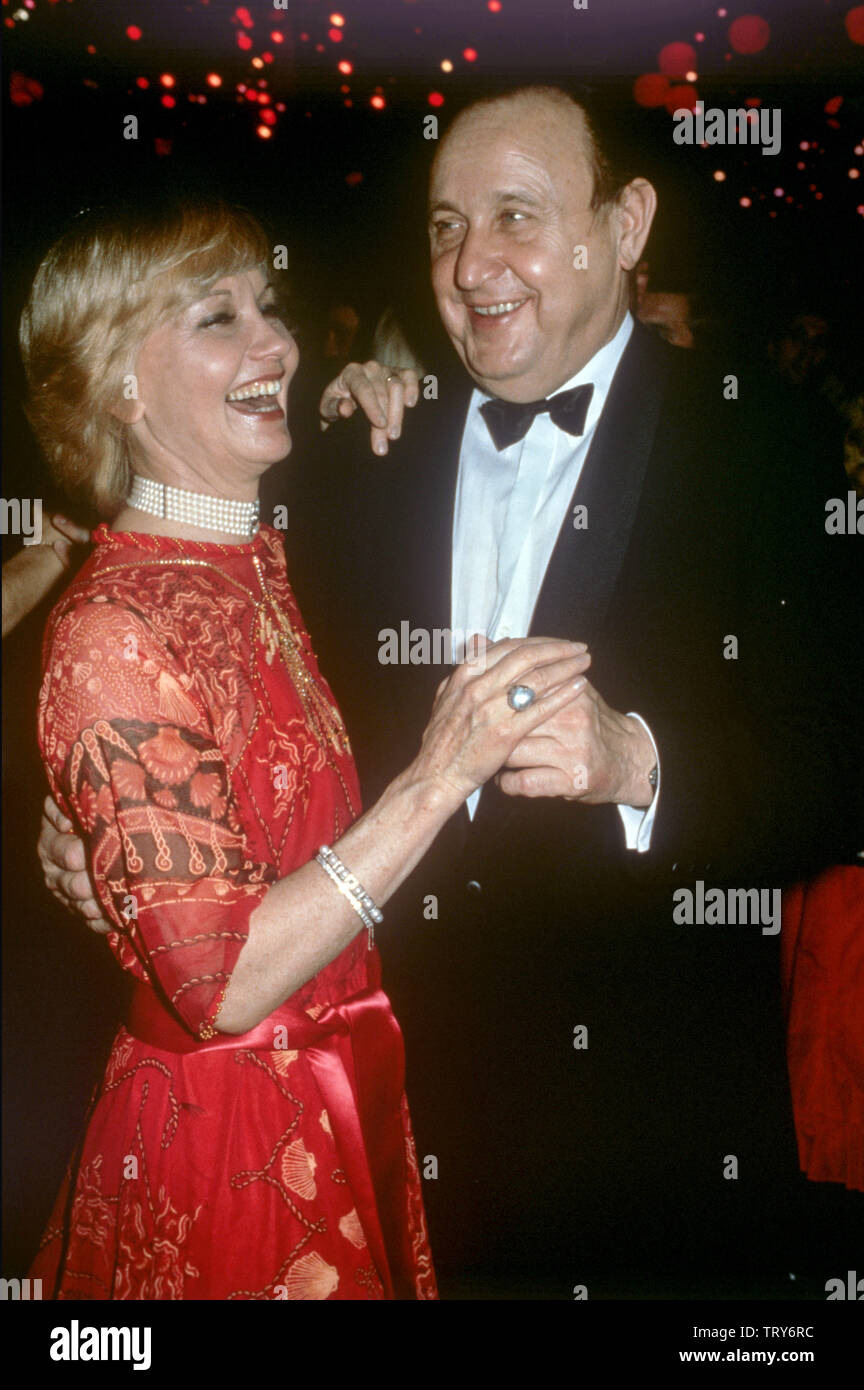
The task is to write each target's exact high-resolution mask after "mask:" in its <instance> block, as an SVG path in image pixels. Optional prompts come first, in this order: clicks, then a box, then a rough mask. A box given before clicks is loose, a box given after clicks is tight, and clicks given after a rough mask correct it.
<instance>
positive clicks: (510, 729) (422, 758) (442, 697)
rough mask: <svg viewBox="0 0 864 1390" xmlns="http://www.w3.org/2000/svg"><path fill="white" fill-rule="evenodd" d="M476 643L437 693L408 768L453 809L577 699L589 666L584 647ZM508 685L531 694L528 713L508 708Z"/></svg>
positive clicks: (548, 641)
mask: <svg viewBox="0 0 864 1390" xmlns="http://www.w3.org/2000/svg"><path fill="white" fill-rule="evenodd" d="M474 642H475V644H476V645H475V647H474V652H473V655H469V657H468V659H467V660H466V661H465V662H464V663H463V664H462V665H461V666H458V667H457V668H456V670H455V671H454V672H453V674H452V675H451V676H450V677H449V678H448V679H447V680H445V681H442V683H441V685H440V686H439V687H438V692H437V695H436V697H435V704H434V706H433V709H432V716H431V718H430V720H429V723H428V725H427V727H426V730H425V732H424V734H423V743H422V747H421V750H420V753H419V755H418V757H417V758H416V759H415V761H414V764H413V765H412V768H411V769H410V770H409V771H410V773H411V774H412V776H413V777H416V778H418V779H419V780H421V781H428V782H430V783H433V784H435V785H437V786H439V787H445V788H447V789H448V790H449V791H450V792H452V794H453V796H454V798H455V800H456V802H457V804H458V803H461V802H462V801H464V800H465V798H466V797H467V796H470V794H471V792H473V791H475V790H476V789H477V788H478V787H481V786H482V785H483V783H484V782H487V781H488V780H489V778H490V777H492V776H494V774H495V773H496V772H497V771H498V770H499V768H501V767H502V766H503V765H504V764H505V763H506V762H507V760H508V758H509V757H510V754H511V752H512V751H513V749H514V748H515V747H516V746H517V745H518V744H519V743H521V742H522V740H523V739H524V738H525V737H527V735H528V734H530V733H533V732H534V730H535V729H536V728H538V727H539V726H540V725H541V724H543V723H544V722H545V721H546V720H547V719H549V718H550V716H552V715H554V714H557V713H558V711H559V710H561V709H563V708H564V707H565V706H566V705H568V704H570V703H571V701H573V700H577V699H578V698H579V696H580V695H581V693H582V691H583V690H584V689H585V685H586V681H585V676H584V674H583V673H584V672H585V671H586V670H587V669H588V667H589V666H590V664H591V657H590V654H589V653H588V650H587V648H586V647H585V644H584V643H582V642H566V641H563V640H560V639H556V638H548V637H526V638H522V639H508V640H507V641H504V642H494V643H492V644H489V645H486V641H485V638H482V637H481V638H475V639H474ZM514 685H525V686H528V687H529V689H531V690H533V691H534V692H535V695H536V699H535V700H534V701H533V703H532V704H530V705H528V706H527V708H525V709H521V710H513V709H511V708H510V705H509V704H508V702H507V692H508V690H509V689H510V688H511V686H514ZM454 809H455V807H454Z"/></svg>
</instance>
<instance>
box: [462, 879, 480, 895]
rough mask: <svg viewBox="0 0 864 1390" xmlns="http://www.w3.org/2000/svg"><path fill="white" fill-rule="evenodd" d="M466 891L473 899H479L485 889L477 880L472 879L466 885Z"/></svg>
mask: <svg viewBox="0 0 864 1390" xmlns="http://www.w3.org/2000/svg"><path fill="white" fill-rule="evenodd" d="M465 891H466V893H470V894H471V896H472V898H479V897H480V894H481V893H482V892H483V887H482V885H481V884H479V883H478V882H477V880H476V878H472V879H469V880H468V882H467V883H466V884H465Z"/></svg>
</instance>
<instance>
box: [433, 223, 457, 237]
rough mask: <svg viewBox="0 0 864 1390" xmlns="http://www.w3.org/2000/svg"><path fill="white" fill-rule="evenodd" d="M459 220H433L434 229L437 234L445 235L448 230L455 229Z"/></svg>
mask: <svg viewBox="0 0 864 1390" xmlns="http://www.w3.org/2000/svg"><path fill="white" fill-rule="evenodd" d="M458 225H459V224H458V222H433V223H432V230H433V232H434V233H435V235H436V236H445V235H446V234H447V232H452V231H455V229H456V228H457V227H458Z"/></svg>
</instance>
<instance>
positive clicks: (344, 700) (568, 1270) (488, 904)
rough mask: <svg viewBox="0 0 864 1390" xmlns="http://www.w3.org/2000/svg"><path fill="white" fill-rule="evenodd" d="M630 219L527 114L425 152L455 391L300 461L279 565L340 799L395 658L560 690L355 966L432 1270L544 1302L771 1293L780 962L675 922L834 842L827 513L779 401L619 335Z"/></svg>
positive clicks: (389, 724) (743, 938)
mask: <svg viewBox="0 0 864 1390" xmlns="http://www.w3.org/2000/svg"><path fill="white" fill-rule="evenodd" d="M655 204H656V195H655V192H654V190H653V188H652V187H651V186H650V184H648V183H647V182H646V181H645V180H644V179H639V178H636V179H628V178H627V177H626V176H625V175H621V176H620V177H616V170H615V169H614V167H611V166H610V164H609V162H608V161H607V159H606V158H605V157H604V153H603V151H602V150H601V149H600V148H598V144H597V137H596V135H595V133H594V132H593V130H592V127H591V125H590V123H589V120H588V118H587V116H586V113H585V112H584V110H583V109H582V108H580V107H579V106H577V105H576V104H575V103H574V102H572V101H571V100H570V98H569V97H568V96H566V95H565V94H563V93H561V92H558V91H556V90H549V89H536V88H533V89H527V90H523V91H519V92H516V93H514V94H512V95H509V96H507V97H503V98H498V99H493V100H489V101H483V102H480V103H477V104H475V105H473V106H471V107H469V108H468V109H467V110H466V111H465V112H464V113H463V114H462V115H461V116H460V117H459V118H457V120H456V121H455V123H454V125H453V126H452V127H451V129H450V131H449V132H448V134H447V135H446V137H445V139H444V141H443V143H442V145H441V147H440V149H439V150H438V152H437V155H436V158H435V162H434V167H433V171H432V178H431V188H430V209H429V218H430V229H429V235H430V245H431V259H432V281H433V288H434V291H435V296H436V300H437V304H438V309H439V312H440V314H441V318H442V321H443V323H444V326H445V328H446V331H447V334H448V336H449V338H450V340H451V343H452V345H453V347H454V348H455V352H456V356H457V358H458V359H459V362H458V363H455V364H454V370H453V371H451V372H447V371H446V370H445V371H444V372H442V373H441V374H440V376H439V379H438V398H437V400H429V401H427V400H421V401H420V402H419V404H418V405H417V408H416V410H415V411H413V412H412V413H411V414H409V415H408V416H407V417H406V420H405V431H404V436H403V438H402V440H401V442H400V443H399V444H398V445H397V444H393V445H392V446H391V449H390V455H389V457H388V458H387V460H386V461H381V462H380V463H373V462H372V461H371V460H370V458H369V454H368V443H367V442H366V440H365V434H364V431H365V424H366V421H365V420H363V422H362V425H363V427H364V428H363V429H362V430H360V431H358V436H359V437H358V439H357V441H356V447H354V448H353V449H352V447H351V446H350V445H349V443H348V440H347V439H346V432H347V431H348V430H350V429H352V428H353V426H348V427H346V426H336V427H335V428H333V429H332V430H331V433H330V436H329V443H330V445H331V449H330V454H329V458H327V459H326V460H325V461H324V462H323V463H322V465H321V466H320V467H318V468H316V470H315V471H314V473H312V471H311V470H310V471H309V472H308V473H307V474H306V476H305V477H304V478H303V479H301V480H300V495H301V500H300V503H299V505H298V507H297V508H296V509H295V516H296V517H297V518H298V527H297V530H296V533H295V534H294V536H293V537H292V536H289V541H288V548H289V557H290V559H289V563H291V562H292V561H293V565H294V570H295V575H296V581H295V582H296V584H297V586H298V587H299V590H300V599H301V606H303V608H304V611H306V616H307V621H308V622H309V625H310V629H311V631H312V633H313V636H314V638H315V640H316V645H317V649H318V651H319V656H320V658H321V661H322V664H323V667H324V669H325V670H326V671H327V672H328V675H329V678H330V680H331V683H332V684H333V685H334V686H335V689H336V693H337V697H338V698H339V700H340V702H341V704H342V706H343V709H344V711H345V714H346V719H347V722H348V726H349V729H350V730H351V731H352V734H353V739H354V744H355V750H356V753H357V756H358V761H359V764H360V768H361V774H362V776H363V778H364V782H365V785H366V787H367V788H368V793H369V795H370V796H373V795H375V794H376V792H377V791H378V790H379V788H380V787H381V786H382V785H383V784H385V783H386V781H387V779H388V778H389V777H390V776H391V775H392V773H393V771H395V769H396V768H398V767H399V766H401V765H403V764H404V762H405V761H406V760H407V758H408V757H409V756H410V755H411V754H412V753H413V751H414V749H415V747H416V744H417V740H418V739H419V736H420V732H421V730H422V727H423V722H424V719H425V718H426V715H427V712H428V709H429V707H430V704H431V701H432V698H433V696H434V691H435V687H436V685H437V683H438V681H439V680H440V679H441V677H442V675H443V674H444V672H443V671H442V670H441V668H440V666H436V665H434V664H429V658H428V656H427V657H426V659H425V660H424V653H423V646H422V642H423V634H426V635H427V637H428V639H429V648H428V649H429V651H431V652H434V636H435V634H436V633H437V634H440V633H441V632H442V631H445V630H448V629H449V630H450V631H452V632H453V633H465V632H473V631H478V632H483V633H485V634H487V635H488V637H489V638H490V639H491V640H496V641H497V640H508V639H511V638H516V637H519V636H523V635H525V634H527V633H532V634H537V635H539V634H543V635H550V634H551V635H555V636H566V637H570V638H572V639H573V640H582V641H585V642H587V643H588V646H589V649H590V651H591V653H592V667H591V669H590V671H589V673H588V674H589V686H588V688H587V690H586V692H585V695H584V697H583V698H582V699H581V700H580V701H578V702H577V703H576V704H575V705H574V706H572V707H571V709H570V710H568V711H567V712H565V713H563V714H562V715H560V716H557V717H556V718H555V719H552V720H550V721H549V722H548V724H547V725H546V726H544V728H543V729H542V730H541V731H539V732H537V733H536V734H535V735H534V736H532V737H530V738H527V739H525V740H524V742H523V744H522V745H521V746H520V747H519V748H518V749H517V751H516V754H515V755H514V756H513V758H512V759H511V762H510V765H509V766H508V767H507V768H505V769H503V770H502V772H501V773H500V775H499V776H498V777H497V778H496V779H495V784H494V785H492V784H490V785H487V786H486V787H485V788H484V789H483V790H482V792H481V793H479V794H475V795H474V796H473V797H472V798H470V799H469V802H468V804H467V805H466V808H465V811H464V813H462V814H460V816H458V817H455V818H454V820H453V821H452V822H451V824H450V827H449V828H448V833H447V834H445V836H443V837H442V838H441V840H440V841H439V844H438V846H437V850H436V851H433V856H432V858H431V859H430V860H427V861H426V862H424V864H423V865H422V866H421V867H420V869H419V870H418V871H417V873H416V874H415V875H414V877H413V879H412V880H411V882H410V883H409V884H408V885H406V888H405V890H404V891H403V893H402V894H401V897H400V900H399V906H398V910H397V909H394V910H392V911H391V913H390V914H389V915H390V917H391V920H393V921H394V926H393V928H392V931H391V933H390V934H389V935H388V936H385V937H384V942H385V945H384V949H385V962H386V963H387V964H388V966H389V969H388V972H387V978H388V987H389V988H390V991H391V994H392V996H393V998H394V1001H395V1002H396V1005H397V1011H398V1012H399V1015H400V1017H401V1018H402V1020H403V1026H404V1027H405V1031H406V1040H407V1053H408V1059H409V1087H410V1092H409V1093H410V1094H411V1095H412V1104H413V1106H414V1110H415V1122H416V1124H417V1129H418V1137H419V1143H420V1151H421V1154H426V1155H429V1156H430V1157H434V1158H436V1159H437V1178H435V1179H434V1180H432V1179H430V1181H429V1182H428V1183H427V1185H426V1191H427V1197H428V1201H429V1204H430V1210H431V1220H432V1229H433V1233H434V1235H435V1237H436V1246H437V1255H438V1260H439V1264H441V1265H442V1267H443V1270H444V1273H445V1276H446V1270H447V1268H448V1267H452V1268H454V1269H456V1268H458V1269H461V1270H464V1269H466V1268H472V1269H474V1270H476V1271H477V1272H478V1277H479V1276H480V1275H483V1274H486V1275H488V1277H489V1278H490V1279H491V1280H492V1286H493V1287H499V1286H501V1287H503V1284H501V1282H500V1281H502V1280H503V1281H505V1283H506V1281H508V1280H509V1282H510V1286H511V1287H513V1286H514V1281H517V1280H518V1278H519V1275H520V1272H521V1274H522V1278H523V1280H524V1282H523V1283H522V1284H520V1285H519V1287H521V1288H523V1289H524V1288H531V1287H535V1288H536V1287H542V1288H544V1289H547V1290H551V1289H554V1288H556V1287H557V1288H558V1291H559V1292H558V1296H564V1297H566V1296H568V1290H569V1288H570V1286H571V1284H572V1285H577V1284H583V1283H587V1284H588V1286H589V1287H591V1286H592V1280H593V1287H595V1289H596V1287H597V1281H598V1280H601V1281H602V1279H603V1278H604V1277H610V1278H613V1279H617V1280H618V1283H619V1286H620V1281H621V1278H622V1276H624V1275H627V1276H628V1277H631V1278H636V1279H637V1280H638V1279H639V1278H640V1277H641V1279H642V1280H643V1283H642V1284H641V1285H640V1287H643V1288H644V1287H645V1283H644V1281H645V1280H646V1279H653V1280H659V1279H661V1278H665V1279H666V1280H667V1286H668V1281H669V1280H670V1279H671V1280H675V1279H677V1280H678V1287H681V1281H684V1283H685V1284H686V1282H687V1280H688V1279H690V1280H692V1281H696V1280H698V1279H699V1278H701V1279H702V1281H703V1285H702V1286H703V1288H704V1287H705V1281H706V1280H707V1281H708V1283H709V1284H710V1283H711V1279H712V1278H713V1277H716V1278H718V1279H719V1278H720V1277H721V1273H722V1272H723V1271H726V1272H727V1273H728V1274H729V1275H730V1277H733V1278H735V1277H740V1275H741V1273H742V1271H743V1270H744V1269H748V1270H750V1272H751V1273H752V1272H753V1271H754V1270H756V1271H758V1270H764V1269H765V1268H766V1267H770V1268H772V1269H778V1268H780V1267H781V1264H782V1265H785V1264H786V1262H787V1261H788V1260H792V1261H793V1264H792V1265H790V1266H789V1267H790V1268H792V1267H794V1260H795V1259H796V1258H797V1256H798V1255H800V1256H801V1258H802V1259H803V1258H806V1255H807V1250H806V1246H805V1249H804V1250H803V1251H802V1250H800V1249H799V1247H798V1246H797V1245H795V1239H796V1235H797V1237H801V1231H800V1227H799V1226H797V1224H796V1223H798V1221H799V1218H800V1211H801V1193H800V1191H799V1187H797V1186H796V1181H798V1182H799V1185H800V1186H803V1184H800V1180H797V1179H796V1161H795V1155H794V1149H793V1146H792V1142H791V1131H790V1127H789V1120H788V1113H787V1109H786V1080H785V1072H784V1060H783V1053H782V1027H781V1019H780V1016H779V1003H778V990H777V985H776V973H775V972H776V968H777V967H776V944H777V938H776V935H775V934H774V932H775V930H776V929H775V928H774V927H773V926H772V925H771V924H770V923H768V921H767V919H766V920H765V921H764V922H763V921H761V919H760V921H758V922H757V921H753V922H751V923H750V924H736V925H720V924H717V923H716V922H715V923H713V924H712V923H711V921H710V918H709V922H708V923H707V924H705V923H699V922H695V923H692V924H686V923H684V924H682V923H680V921H679V922H676V921H675V920H673V911H674V908H675V906H676V902H677V901H679V900H678V899H676V898H675V897H674V895H675V893H676V892H677V891H678V890H679V889H682V888H687V889H689V890H690V891H691V892H692V893H694V894H696V893H697V892H698V891H699V890H698V889H697V887H696V885H697V883H698V882H700V881H701V882H702V884H703V885H704V890H703V891H707V890H708V889H709V888H714V887H716V888H721V887H725V886H726V885H729V886H731V887H737V888H740V889H754V888H757V887H758V888H761V889H766V890H769V891H766V894H765V898H764V900H763V901H764V902H765V903H766V904H767V903H768V902H772V903H773V902H776V899H775V898H774V896H773V894H772V893H771V892H770V890H773V889H779V888H780V887H781V885H782V884H783V883H784V882H786V881H788V880H789V879H790V878H792V877H796V876H801V875H803V874H804V873H805V872H807V870H808V869H809V868H811V867H814V866H815V865H817V864H819V863H820V862H824V861H825V860H826V859H828V860H830V859H832V858H840V857H843V855H844V853H846V850H847V847H846V846H845V845H844V844H843V834H844V831H847V830H848V829H849V826H850V815H849V804H850V802H849V797H850V795H851V793H850V791H849V786H850V770H851V769H850V763H852V762H853V759H852V758H851V757H850V745H849V740H848V736H847V731H846V728H845V726H844V715H843V710H842V706H841V704H840V702H839V697H838V694H837V692H836V691H835V690H834V688H833V682H834V676H835V673H836V670H837V656H836V653H837V651H838V649H840V650H841V651H842V648H843V645H844V643H848V644H851V643H852V641H853V634H852V627H851V622H850V620H849V619H848V618H847V617H846V616H845V609H844V596H843V593H842V589H841V584H840V580H839V579H838V578H836V577H833V576H834V575H835V562H837V561H840V560H841V558H842V557H841V553H840V552H841V547H835V549H834V551H833V552H832V548H831V540H835V539H836V538H830V539H829V538H826V536H825V532H824V515H825V501H826V499H827V497H828V496H830V495H832V490H833V493H837V492H838V491H840V490H841V483H842V478H841V476H840V474H839V472H837V474H836V476H833V477H832V475H831V471H830V465H829V466H828V467H827V468H826V469H825V470H824V471H823V468H822V459H821V457H820V443H819V441H818V439H813V438H812V437H811V436H810V435H808V434H807V432H806V427H805V424H804V422H803V421H802V419H801V413H800V410H799V409H798V406H797V402H795V401H792V400H783V401H778V402H777V403H776V405H774V406H772V403H771V401H770V400H769V399H768V398H767V397H766V396H765V395H764V393H763V391H762V388H761V386H760V384H759V383H758V381H757V379H756V377H755V376H754V374H753V373H746V372H745V374H744V375H742V376H741V379H740V380H737V379H736V378H735V375H734V374H735V367H736V364H735V363H734V362H728V363H726V364H720V365H718V366H717V367H714V366H712V364H711V363H710V362H704V361H701V360H696V357H695V355H694V354H689V353H688V354H683V353H680V352H678V351H676V350H675V349H671V348H667V347H666V346H665V345H663V344H662V343H661V342H660V341H659V340H658V339H656V338H655V337H653V336H652V335H651V334H650V333H649V332H648V331H647V330H646V329H644V328H642V327H641V325H639V324H634V322H633V320H632V318H631V315H630V313H629V308H628V305H629V302H630V286H629V280H630V276H631V273H632V271H633V269H634V267H635V266H636V265H637V263H638V261H639V259H640V257H641V255H642V251H643V248H644V245H645V241H646V239H647V236H648V232H649V228H650V225H651V220H652V216H653V213H654V208H655ZM384 377H385V374H384V372H383V371H379V370H377V369H376V368H375V367H374V366H371V365H367V367H366V368H361V367H359V366H355V367H352V368H350V369H348V370H347V371H346V372H344V373H343V374H342V376H341V377H340V379H339V381H338V382H337V383H336V384H335V386H334V389H333V391H332V392H331V396H330V400H329V407H328V414H329V416H330V418H333V419H335V418H336V416H337V415H339V414H347V413H350V412H351V410H352V409H353V407H354V405H355V403H357V402H359V403H360V405H362V406H363V407H364V409H365V410H366V412H367V413H368V414H369V416H370V418H371V419H372V420H373V423H374V424H377V425H378V427H379V428H378V429H377V430H373V440H374V441H375V442H376V443H378V444H379V446H380V442H381V440H383V439H384V438H386V437H387V434H388V431H387V428H386V424H385V417H387V416H389V420H390V423H391V424H392V423H393V422H394V420H396V419H397V418H398V417H400V415H401V411H400V406H401V403H402V395H403V390H404V388H403V384H402V382H401V381H400V380H399V379H394V378H393V377H392V376H389V374H388V378H389V379H388V380H386V381H385V379H384ZM413 394H414V395H416V392H414V393H413ZM355 423H359V420H358V421H357V422H355ZM393 433H395V431H391V432H390V435H391V438H392V434H393ZM823 452H824V450H823ZM304 490H305V497H304V496H303V493H304ZM844 555H845V551H844ZM304 556H305V557H307V560H306V562H305V563H304V558H303V557H304ZM325 557H326V561H325ZM327 568H329V575H330V579H329V583H326V584H323V583H322V570H323V569H327ZM304 572H305V574H306V575H308V576H309V578H308V580H305V582H304ZM393 634H396V635H398V636H399V641H400V645H401V653H400V655H401V660H399V661H398V662H394V661H392V660H391V659H390V658H391V657H392V654H393V652H394V650H395V647H394V645H393V636H392V635H393ZM406 639H407V640H406ZM439 640H440V639H439ZM412 643H413V653H414V655H413V658H412V655H411V652H412ZM838 808H842V814H841V812H840V810H838ZM852 839H854V836H853V837H851V838H850V844H849V849H851V847H852ZM778 897H779V895H778ZM433 1168H434V1165H433ZM793 1203H795V1204H796V1206H795V1207H794V1208H793V1206H792V1204H793ZM757 1217H758V1220H757ZM754 1230H755V1231H756V1232H758V1234H757V1235H755V1236H754ZM801 1238H802V1239H803V1237H801ZM568 1279H569V1280H570V1284H568V1283H567V1280H568ZM532 1281H533V1282H532Z"/></svg>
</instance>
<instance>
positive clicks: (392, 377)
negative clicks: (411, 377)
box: [384, 372, 402, 386]
mask: <svg viewBox="0 0 864 1390" xmlns="http://www.w3.org/2000/svg"><path fill="white" fill-rule="evenodd" d="M401 380H402V378H401V377H400V375H399V373H398V372H391V373H390V375H389V376H388V377H385V378H384V385H385V386H386V385H387V383H388V381H401Z"/></svg>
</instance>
